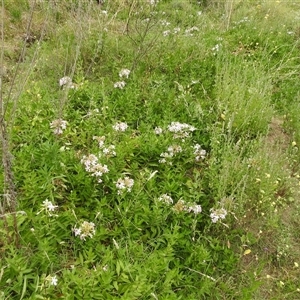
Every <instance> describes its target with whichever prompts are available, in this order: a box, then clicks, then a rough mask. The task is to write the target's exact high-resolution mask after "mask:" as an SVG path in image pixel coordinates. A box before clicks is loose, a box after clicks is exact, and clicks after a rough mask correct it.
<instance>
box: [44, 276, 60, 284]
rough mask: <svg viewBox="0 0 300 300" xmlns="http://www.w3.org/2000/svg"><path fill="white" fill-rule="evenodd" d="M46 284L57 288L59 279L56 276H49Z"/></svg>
mask: <svg viewBox="0 0 300 300" xmlns="http://www.w3.org/2000/svg"><path fill="white" fill-rule="evenodd" d="M45 283H46V284H47V285H54V286H56V285H57V283H58V279H57V277H56V275H55V276H51V275H48V276H47V277H46V278H45Z"/></svg>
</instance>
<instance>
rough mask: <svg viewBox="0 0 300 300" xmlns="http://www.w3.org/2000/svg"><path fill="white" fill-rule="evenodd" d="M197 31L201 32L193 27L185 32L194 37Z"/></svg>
mask: <svg viewBox="0 0 300 300" xmlns="http://www.w3.org/2000/svg"><path fill="white" fill-rule="evenodd" d="M195 31H199V28H198V27H196V26H193V27H191V28H188V29H186V30H185V34H186V35H189V36H192V35H193V32H195Z"/></svg>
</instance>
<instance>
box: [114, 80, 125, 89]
mask: <svg viewBox="0 0 300 300" xmlns="http://www.w3.org/2000/svg"><path fill="white" fill-rule="evenodd" d="M125 85H126V82H125V81H118V82H116V83H115V84H114V88H115V89H117V88H118V89H120V90H123V88H124V87H125Z"/></svg>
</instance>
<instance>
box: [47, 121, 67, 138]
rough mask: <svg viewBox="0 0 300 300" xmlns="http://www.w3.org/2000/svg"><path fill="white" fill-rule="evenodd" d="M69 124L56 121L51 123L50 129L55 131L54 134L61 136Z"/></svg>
mask: <svg viewBox="0 0 300 300" xmlns="http://www.w3.org/2000/svg"><path fill="white" fill-rule="evenodd" d="M67 124H68V122H67V121H65V120H62V119H56V120H54V121H52V122H51V123H50V128H51V129H52V130H53V133H54V134H56V135H60V134H62V133H63V131H64V130H65V129H66V128H67Z"/></svg>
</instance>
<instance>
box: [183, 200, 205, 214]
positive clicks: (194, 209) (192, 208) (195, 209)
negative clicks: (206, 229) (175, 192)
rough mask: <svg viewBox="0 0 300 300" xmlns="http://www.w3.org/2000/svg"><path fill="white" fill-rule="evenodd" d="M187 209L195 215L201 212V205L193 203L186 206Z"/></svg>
mask: <svg viewBox="0 0 300 300" xmlns="http://www.w3.org/2000/svg"><path fill="white" fill-rule="evenodd" d="M187 211H188V212H193V213H194V214H195V215H198V214H200V213H201V212H202V207H201V205H198V204H195V203H193V204H190V205H189V206H188V208H187Z"/></svg>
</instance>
